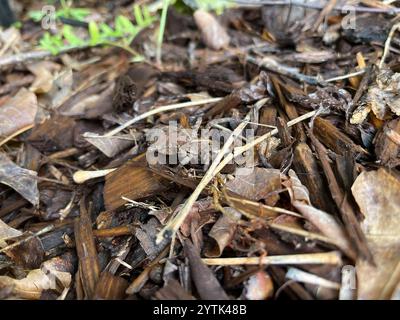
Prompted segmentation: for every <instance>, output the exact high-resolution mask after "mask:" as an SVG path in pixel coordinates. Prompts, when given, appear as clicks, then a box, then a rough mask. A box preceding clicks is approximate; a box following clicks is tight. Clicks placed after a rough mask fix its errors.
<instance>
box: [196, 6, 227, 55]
mask: <svg viewBox="0 0 400 320" xmlns="http://www.w3.org/2000/svg"><path fill="white" fill-rule="evenodd" d="M193 17H194V20H195V22H196V25H197V27H198V28H199V29H200V31H201V35H202V38H203V41H204V43H205V44H206V45H207V47H209V48H210V49H213V50H220V49H222V48H224V47H226V46H228V45H229V41H230V37H229V35H228V34H227V33H226V31H225V29H224V28H223V27H222V26H221V25H220V24H219V22H218V21H217V19H216V18H215V17H214V16H213V15H211V14H210V13H208V12H206V11H204V10H200V9H199V10H196V11H195V13H194V14H193Z"/></svg>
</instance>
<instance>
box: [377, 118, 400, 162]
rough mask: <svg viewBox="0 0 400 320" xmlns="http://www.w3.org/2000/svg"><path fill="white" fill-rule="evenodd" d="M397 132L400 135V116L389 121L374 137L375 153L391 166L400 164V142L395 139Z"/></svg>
mask: <svg viewBox="0 0 400 320" xmlns="http://www.w3.org/2000/svg"><path fill="white" fill-rule="evenodd" d="M396 134H397V135H399V136H400V118H398V119H394V120H392V121H390V122H387V123H386V124H385V125H384V126H383V128H382V129H381V130H380V131H379V132H378V133H377V134H376V136H375V138H374V146H375V153H376V155H377V156H378V158H379V160H380V161H381V164H382V165H384V166H388V167H389V168H393V167H396V166H398V165H399V164H400V143H398V142H396V141H395V140H394V139H393V135H396Z"/></svg>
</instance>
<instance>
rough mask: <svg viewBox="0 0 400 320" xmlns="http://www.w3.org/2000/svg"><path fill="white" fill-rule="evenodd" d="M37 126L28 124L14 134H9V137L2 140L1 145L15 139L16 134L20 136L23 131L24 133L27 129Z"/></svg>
mask: <svg viewBox="0 0 400 320" xmlns="http://www.w3.org/2000/svg"><path fill="white" fill-rule="evenodd" d="M34 126H35V124H28V125H27V126H25V127H23V128H21V129H19V130H18V131H16V132H14V133H13V134H11V135H9V136H8V137H6V138H4V139H3V140H1V141H0V147H1V146H2V145H3V144H5V143H7V142H8V141H10V140H11V139H14V138H15V137H16V136H19V135H20V134H21V133H24V132H25V131H28V130H30V129H32V128H33V127H34Z"/></svg>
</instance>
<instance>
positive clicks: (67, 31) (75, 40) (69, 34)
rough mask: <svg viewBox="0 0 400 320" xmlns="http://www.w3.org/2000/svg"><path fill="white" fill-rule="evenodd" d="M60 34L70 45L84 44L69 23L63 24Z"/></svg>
mask: <svg viewBox="0 0 400 320" xmlns="http://www.w3.org/2000/svg"><path fill="white" fill-rule="evenodd" d="M62 34H63V36H64V38H65V40H67V41H68V43H69V44H70V45H71V46H74V47H75V46H77V47H78V46H81V45H83V44H84V41H83V40H82V39H81V38H79V37H77V36H76V35H75V34H74V31H73V29H72V27H71V26H69V25H64V26H63V30H62Z"/></svg>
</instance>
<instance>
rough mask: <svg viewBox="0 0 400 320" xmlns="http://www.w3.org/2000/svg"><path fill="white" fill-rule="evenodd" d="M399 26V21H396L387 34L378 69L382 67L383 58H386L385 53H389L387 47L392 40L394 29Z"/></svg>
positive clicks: (388, 47)
mask: <svg viewBox="0 0 400 320" xmlns="http://www.w3.org/2000/svg"><path fill="white" fill-rule="evenodd" d="M399 28H400V23H396V24H394V25H393V27H392V29H390V32H389V35H388V37H387V39H386V42H385V48H384V50H383V54H382V59H381V61H380V62H379V69H382V68H383V66H384V64H385V60H386V57H387V55H388V53H389V49H390V42H392V38H393V35H394V33H395V32H396V30H397V29H399Z"/></svg>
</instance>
